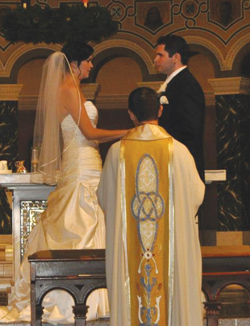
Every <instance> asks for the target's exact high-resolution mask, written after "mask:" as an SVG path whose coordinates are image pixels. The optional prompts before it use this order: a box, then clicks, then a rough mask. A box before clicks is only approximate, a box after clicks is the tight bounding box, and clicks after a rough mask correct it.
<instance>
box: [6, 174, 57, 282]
mask: <svg viewBox="0 0 250 326" xmlns="http://www.w3.org/2000/svg"><path fill="white" fill-rule="evenodd" d="M30 177H31V173H12V174H1V175H0V184H1V185H2V187H4V188H6V189H7V190H9V191H11V192H12V246H13V262H12V263H13V264H12V269H13V284H15V282H16V279H17V276H18V269H19V267H20V263H21V261H22V259H23V256H24V252H25V246H26V243H27V239H28V236H29V234H30V232H31V230H32V228H33V227H34V226H35V225H36V222H37V220H38V219H39V216H40V214H41V213H42V212H43V211H44V210H45V209H46V206H47V198H48V195H49V194H50V192H51V191H52V190H53V189H54V188H55V186H48V185H45V184H42V183H31V181H30Z"/></svg>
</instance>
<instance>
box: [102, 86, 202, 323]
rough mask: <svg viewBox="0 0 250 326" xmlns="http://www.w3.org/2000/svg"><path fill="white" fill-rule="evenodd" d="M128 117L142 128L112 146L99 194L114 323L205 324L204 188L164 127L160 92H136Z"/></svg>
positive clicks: (191, 162) (185, 154)
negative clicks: (201, 222)
mask: <svg viewBox="0 0 250 326" xmlns="http://www.w3.org/2000/svg"><path fill="white" fill-rule="evenodd" d="M128 113H129V115H130V118H131V119H132V121H133V122H134V124H135V128H134V129H132V130H131V131H129V132H128V133H127V135H126V136H125V137H123V139H122V140H121V141H120V142H117V143H115V144H113V145H112V146H111V148H110V150H109V152H108V154H107V157H106V160H105V164H104V168H103V173H102V177H101V181H100V185H99V188H98V198H99V201H100V204H101V206H102V208H103V210H104V213H105V216H106V226H107V240H106V273H107V287H108V293H109V300H110V310H111V311H110V325H111V326H117V325H119V326H134V325H161V326H184V325H185V326H202V304H201V278H202V266H201V263H202V259H201V250H200V243H199V237H198V226H197V216H196V215H197V211H198V208H199V206H200V205H201V204H202V201H203V197H204V190H205V189H204V184H203V182H202V181H201V179H200V177H199V174H198V172H197V169H196V166H195V162H194V159H193V157H192V155H191V154H190V152H189V151H188V149H187V148H186V147H185V146H184V145H183V144H181V143H180V142H178V141H177V140H175V139H174V138H173V137H171V136H170V135H169V134H168V133H167V132H166V131H165V130H164V129H163V128H161V127H159V126H158V118H159V117H160V116H161V113H162V106H160V104H159V100H158V96H157V94H156V92H155V91H154V90H152V89H151V88H147V87H142V88H137V89H135V90H134V91H132V93H131V94H130V96H129V110H128Z"/></svg>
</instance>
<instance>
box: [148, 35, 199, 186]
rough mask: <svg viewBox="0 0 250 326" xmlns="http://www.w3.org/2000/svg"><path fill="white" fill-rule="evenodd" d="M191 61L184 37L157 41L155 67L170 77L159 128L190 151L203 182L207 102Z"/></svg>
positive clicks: (164, 38) (177, 36)
mask: <svg viewBox="0 0 250 326" xmlns="http://www.w3.org/2000/svg"><path fill="white" fill-rule="evenodd" d="M188 59H189V48H188V44H187V43H186V41H185V40H184V38H183V37H181V36H179V35H173V34H172V35H167V36H162V37H160V38H159V39H158V41H157V46H156V50H155V59H154V64H155V68H156V70H158V72H160V73H162V74H166V75H167V79H166V81H165V82H164V83H163V85H162V86H161V88H160V90H159V91H158V92H160V93H162V95H165V103H164V108H163V113H162V116H161V118H160V119H159V124H160V126H162V127H163V128H164V129H165V130H166V131H167V132H168V133H170V135H171V136H173V137H174V138H175V139H177V140H179V141H180V142H181V143H183V144H184V145H185V146H186V147H187V148H188V149H189V151H190V153H191V154H192V155H193V157H194V160H195V163H196V167H197V170H198V172H199V174H200V177H201V179H202V180H203V181H204V162H203V132H204V120H205V98H204V93H203V90H202V88H201V86H200V85H199V83H198V82H197V80H196V79H195V78H194V76H193V75H192V74H191V73H190V71H189V70H188V68H187V63H188Z"/></svg>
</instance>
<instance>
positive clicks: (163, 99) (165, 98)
mask: <svg viewBox="0 0 250 326" xmlns="http://www.w3.org/2000/svg"><path fill="white" fill-rule="evenodd" d="M160 104H161V105H164V104H169V102H168V99H167V96H165V95H162V96H160Z"/></svg>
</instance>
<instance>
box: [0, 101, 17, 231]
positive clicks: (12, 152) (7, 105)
mask: <svg viewBox="0 0 250 326" xmlns="http://www.w3.org/2000/svg"><path fill="white" fill-rule="evenodd" d="M17 127H18V121H17V101H0V160H7V161H8V168H9V169H10V170H12V169H14V162H15V161H16V160H17V152H18V144H17ZM11 218H12V214H11V208H10V206H9V203H8V200H7V197H6V194H5V191H4V190H3V188H0V234H8V233H11Z"/></svg>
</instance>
